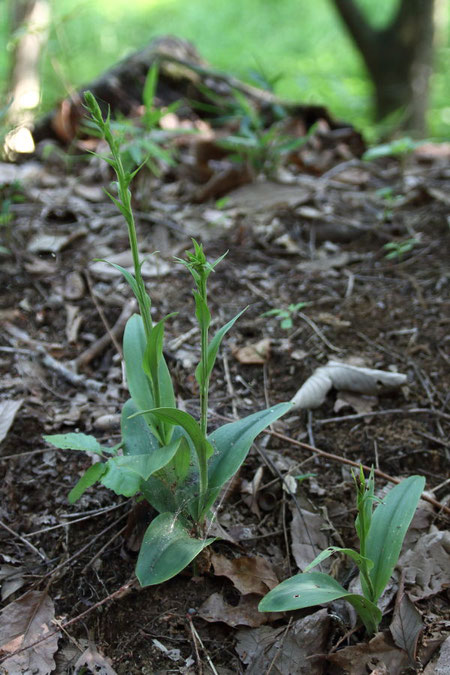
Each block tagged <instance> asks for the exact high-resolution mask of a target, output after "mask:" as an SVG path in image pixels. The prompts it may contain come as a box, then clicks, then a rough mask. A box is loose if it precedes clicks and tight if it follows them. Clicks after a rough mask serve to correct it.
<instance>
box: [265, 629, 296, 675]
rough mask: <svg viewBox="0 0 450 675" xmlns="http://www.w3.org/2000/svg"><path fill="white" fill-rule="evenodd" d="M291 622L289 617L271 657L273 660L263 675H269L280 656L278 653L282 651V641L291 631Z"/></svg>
mask: <svg viewBox="0 0 450 675" xmlns="http://www.w3.org/2000/svg"><path fill="white" fill-rule="evenodd" d="M293 620H294V619H293V618H292V616H291V617H290V619H289V623H288V625H287V626H286V628H285V630H284V633H283V637H282V638H281V641H280V643H279V645H278V649H277V650H276V651H275V654H274V655H273V659H272V661H271V662H270V664H269V667H268V668H267V670H266V672H265V675H270V673H271V671H272V668H273V667H274V665H275V662H276V660H277V658H278V657H279V656H280V652H281V651H282V649H283V644H284V641H285V640H286V637H287V634H288V633H289V631H290V629H291V625H292V622H293Z"/></svg>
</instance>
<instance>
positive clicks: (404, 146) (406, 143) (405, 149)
mask: <svg viewBox="0 0 450 675" xmlns="http://www.w3.org/2000/svg"><path fill="white" fill-rule="evenodd" d="M422 144H423V141H413V139H412V138H409V136H405V137H404V138H397V139H395V140H393V141H390V142H389V143H381V144H380V145H374V146H373V147H371V148H369V149H368V150H366V152H365V153H364V154H363V156H362V158H363V159H365V160H367V161H371V160H374V159H379V158H380V157H399V158H404V157H407V156H408V155H410V154H411V153H412V152H414V150H415V149H416V148H418V147H419V146H420V145H422Z"/></svg>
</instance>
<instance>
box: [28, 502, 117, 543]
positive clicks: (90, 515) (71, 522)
mask: <svg viewBox="0 0 450 675" xmlns="http://www.w3.org/2000/svg"><path fill="white" fill-rule="evenodd" d="M126 503H127V502H122V503H121V504H114V506H108V507H106V508H105V509H100V510H98V509H97V510H96V511H94V512H93V513H86V515H84V516H83V517H82V518H75V520H69V521H67V522H66V523H59V524H58V525H50V527H43V528H42V530H36V532H30V533H29V534H26V535H25V537H26V538H27V539H28V538H29V537H34V536H36V535H37V534H43V533H44V532H50V531H51V530H58V529H59V528H60V527H69V526H70V525H74V524H75V523H81V522H82V521H83V520H89V519H90V518H95V517H96V516H101V515H103V514H104V513H109V512H110V511H114V510H115V509H118V508H120V507H121V506H125V505H126ZM69 515H70V514H69ZM63 517H64V516H63ZM67 517H69V516H66V518H67Z"/></svg>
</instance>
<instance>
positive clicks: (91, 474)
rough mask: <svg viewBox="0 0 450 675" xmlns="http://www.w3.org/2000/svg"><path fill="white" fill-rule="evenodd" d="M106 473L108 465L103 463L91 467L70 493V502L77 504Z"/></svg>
mask: <svg viewBox="0 0 450 675" xmlns="http://www.w3.org/2000/svg"><path fill="white" fill-rule="evenodd" d="M105 471H106V464H104V463H103V462H96V463H95V464H93V465H92V466H90V467H89V469H88V470H87V471H85V472H84V474H83V475H82V476H81V478H80V480H79V481H78V483H77V484H76V485H75V486H74V487H73V488H72V489H71V491H70V492H69V502H70V503H71V504H75V502H76V501H77V499H79V498H80V497H81V495H82V494H84V493H85V492H86V490H87V489H88V488H90V487H91V486H92V485H94V483H96V482H97V481H98V480H100V478H101V477H102V476H103V474H104V473H105Z"/></svg>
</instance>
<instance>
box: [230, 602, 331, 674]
mask: <svg viewBox="0 0 450 675" xmlns="http://www.w3.org/2000/svg"><path fill="white" fill-rule="evenodd" d="M329 628H330V617H329V616H328V611H327V610H326V609H320V610H319V611H318V612H315V613H314V614H310V615H309V616H306V617H304V618H303V619H300V620H299V621H295V622H294V623H293V624H292V625H291V626H290V627H287V628H286V627H285V626H283V627H282V628H269V626H262V627H261V628H257V629H254V630H248V629H241V630H240V631H239V632H238V633H237V645H236V651H237V653H238V654H239V657H240V659H241V661H242V662H243V663H244V664H246V665H247V666H248V668H247V670H246V671H245V672H246V675H261V673H268V672H269V670H270V666H271V664H273V663H276V668H275V669H274V670H273V672H274V673H275V672H276V673H279V674H280V675H292V674H293V673H295V674H296V675H322V673H324V672H325V667H326V664H325V662H324V659H323V658H322V657H321V656H320V655H321V654H323V653H324V652H325V651H326V650H327V639H328V633H329ZM316 654H317V655H319V656H316V657H315V658H314V656H315V655H316Z"/></svg>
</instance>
